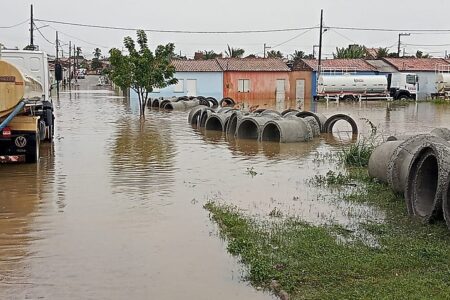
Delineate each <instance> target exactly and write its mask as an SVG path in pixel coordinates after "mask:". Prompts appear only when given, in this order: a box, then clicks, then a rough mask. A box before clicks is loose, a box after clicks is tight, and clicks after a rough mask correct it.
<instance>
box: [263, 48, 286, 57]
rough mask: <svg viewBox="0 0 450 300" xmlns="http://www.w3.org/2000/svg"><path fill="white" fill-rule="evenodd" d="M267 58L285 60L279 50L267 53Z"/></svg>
mask: <svg viewBox="0 0 450 300" xmlns="http://www.w3.org/2000/svg"><path fill="white" fill-rule="evenodd" d="M267 57H268V58H283V57H284V55H283V53H281V51H279V50H270V51H268V52H267Z"/></svg>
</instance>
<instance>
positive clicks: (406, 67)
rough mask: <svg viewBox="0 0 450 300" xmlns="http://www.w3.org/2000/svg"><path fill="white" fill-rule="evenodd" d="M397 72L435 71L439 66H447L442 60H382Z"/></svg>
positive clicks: (407, 58)
mask: <svg viewBox="0 0 450 300" xmlns="http://www.w3.org/2000/svg"><path fill="white" fill-rule="evenodd" d="M384 60H385V61H387V62H388V63H390V64H391V65H392V66H394V67H395V68H396V69H397V70H398V71H433V72H434V71H436V68H437V67H438V66H439V65H448V64H449V62H447V61H446V60H445V59H443V58H409V57H404V58H391V57H389V58H384Z"/></svg>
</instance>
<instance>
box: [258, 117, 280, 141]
mask: <svg viewBox="0 0 450 300" xmlns="http://www.w3.org/2000/svg"><path fill="white" fill-rule="evenodd" d="M262 140H263V141H267V142H278V143H279V142H280V141H281V130H280V128H279V127H278V126H277V124H275V123H272V122H269V123H267V124H266V126H264V129H263V132H262Z"/></svg>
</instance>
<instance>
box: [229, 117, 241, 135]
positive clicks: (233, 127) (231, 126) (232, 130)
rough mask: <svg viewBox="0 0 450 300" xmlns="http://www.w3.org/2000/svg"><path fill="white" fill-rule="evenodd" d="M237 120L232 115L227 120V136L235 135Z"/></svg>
mask: <svg viewBox="0 0 450 300" xmlns="http://www.w3.org/2000/svg"><path fill="white" fill-rule="evenodd" d="M237 122H238V118H237V115H235V114H233V115H232V116H231V117H230V119H229V120H228V124H227V134H232V135H234V134H235V133H236V127H237Z"/></svg>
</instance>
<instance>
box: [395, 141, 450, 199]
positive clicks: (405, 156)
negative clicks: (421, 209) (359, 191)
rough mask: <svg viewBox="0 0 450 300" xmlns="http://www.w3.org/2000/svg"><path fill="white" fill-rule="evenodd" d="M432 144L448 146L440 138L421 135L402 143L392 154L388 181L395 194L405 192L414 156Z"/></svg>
mask: <svg viewBox="0 0 450 300" xmlns="http://www.w3.org/2000/svg"><path fill="white" fill-rule="evenodd" d="M430 143H437V144H439V143H444V144H447V145H448V143H447V142H446V141H444V140H443V139H441V138H439V137H436V136H433V135H429V134H419V135H417V136H414V137H411V138H409V139H407V140H405V141H402V142H401V144H400V145H399V146H398V147H397V148H396V149H395V151H394V152H393V153H392V156H391V158H390V159H389V162H388V169H387V181H388V184H389V186H390V187H391V188H392V189H393V190H394V191H395V192H397V193H404V192H405V188H406V183H407V178H408V174H409V173H410V164H411V162H412V160H413V158H414V155H416V153H417V151H418V149H419V148H420V147H423V145H427V144H430ZM449 146H450V145H449Z"/></svg>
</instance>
